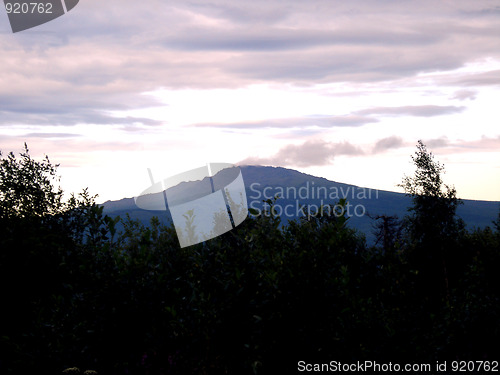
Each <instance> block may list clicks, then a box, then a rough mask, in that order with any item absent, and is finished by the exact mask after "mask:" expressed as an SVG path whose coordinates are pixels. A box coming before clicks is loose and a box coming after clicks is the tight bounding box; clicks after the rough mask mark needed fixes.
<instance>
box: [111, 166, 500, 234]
mask: <svg viewBox="0 0 500 375" xmlns="http://www.w3.org/2000/svg"><path fill="white" fill-rule="evenodd" d="M240 168H241V172H242V175H243V179H244V182H245V186H246V194H247V200H248V207H249V208H253V209H256V210H260V211H262V212H263V209H264V208H265V207H268V205H267V203H264V202H263V201H265V200H268V199H272V198H273V197H275V196H279V197H278V199H277V201H276V203H275V205H276V208H277V211H278V213H280V214H281V215H280V216H281V218H282V222H283V223H286V222H288V221H289V220H294V219H297V218H298V217H299V216H300V215H297V212H299V211H300V208H301V207H303V208H305V209H306V214H307V206H308V205H313V209H312V210H311V211H312V212H314V206H315V207H319V206H320V205H326V204H330V205H335V204H337V203H338V201H339V199H340V198H345V199H346V200H347V202H348V205H349V207H350V212H348V216H349V217H350V219H349V221H348V225H350V226H351V227H353V228H356V229H358V230H359V231H361V232H363V233H364V234H365V235H366V237H367V240H368V241H369V242H370V241H371V240H373V234H372V232H373V219H371V218H370V216H372V217H373V216H377V215H389V216H392V215H396V216H398V217H399V218H403V217H404V216H405V215H407V213H408V207H410V205H411V199H410V198H409V197H407V196H406V195H405V194H403V193H396V192H391V191H385V190H376V189H370V188H365V187H359V186H355V185H350V184H344V183H340V182H336V181H330V180H327V179H325V178H322V177H316V176H312V175H308V174H305V173H301V172H298V171H296V170H293V169H287V168H282V167H266V166H250V165H247V166H241V167H240ZM191 184H194V183H193V182H182V183H180V184H178V185H177V186H174V187H172V188H170V189H172V191H179V190H185V191H189V190H190V189H192V188H193V187H192V186H191ZM170 189H169V190H167V192H169V191H170ZM158 194H162V193H158ZM463 202H464V204H463V205H460V206H459V207H458V210H457V214H458V216H459V217H461V218H462V219H463V220H464V221H465V223H466V225H467V228H468V229H472V228H474V227H480V228H484V227H486V226H491V225H492V221H493V220H495V218H496V217H497V215H498V207H499V202H492V201H478V200H469V199H463ZM102 205H103V206H104V213H105V214H107V215H109V216H117V215H119V216H121V217H125V216H126V214H129V216H130V217H131V218H132V219H138V220H139V221H140V222H141V223H143V224H144V225H147V224H149V221H150V219H151V218H152V217H153V216H157V217H158V218H159V219H160V221H161V222H163V223H165V224H168V223H169V222H171V216H170V214H169V210H168V206H167V211H146V210H143V209H140V208H138V207H137V206H136V205H135V202H134V198H124V199H121V200H118V201H107V202H105V203H103V204H102ZM325 214H328V212H326V213H325Z"/></svg>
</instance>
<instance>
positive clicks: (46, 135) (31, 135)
mask: <svg viewBox="0 0 500 375" xmlns="http://www.w3.org/2000/svg"><path fill="white" fill-rule="evenodd" d="M76 137H81V134H73V133H28V134H25V135H23V136H22V138H76Z"/></svg>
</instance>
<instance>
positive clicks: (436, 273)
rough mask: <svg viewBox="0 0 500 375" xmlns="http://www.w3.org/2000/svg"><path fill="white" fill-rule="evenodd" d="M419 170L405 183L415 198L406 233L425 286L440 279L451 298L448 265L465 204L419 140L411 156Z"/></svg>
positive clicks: (461, 227)
mask: <svg viewBox="0 0 500 375" xmlns="http://www.w3.org/2000/svg"><path fill="white" fill-rule="evenodd" d="M412 160H413V163H414V165H415V167H416V170H415V173H414V176H413V177H408V176H405V177H404V178H403V181H402V183H401V184H400V185H399V186H401V187H403V189H404V190H405V193H406V194H407V195H408V196H410V197H411V198H412V203H413V204H412V206H411V207H410V208H409V215H408V216H407V217H406V230H407V234H408V235H409V241H410V244H411V245H412V246H413V249H414V258H415V264H416V265H417V267H418V268H419V269H418V270H417V271H418V272H421V274H422V276H421V277H422V278H423V280H425V283H426V286H425V287H424V288H426V287H429V288H435V287H436V285H435V283H436V282H437V281H438V280H440V282H439V284H441V286H442V289H441V288H437V289H438V290H443V289H444V290H445V292H446V295H447V296H449V272H448V263H449V262H450V258H452V256H451V254H449V252H450V249H452V248H453V247H454V246H453V244H454V243H455V242H456V241H457V238H458V237H459V234H460V233H461V232H462V230H463V228H464V223H463V221H462V220H461V219H459V218H458V217H457V215H456V210H457V207H458V205H459V204H462V201H461V200H460V199H458V198H457V196H456V190H455V188H454V187H450V186H448V185H446V184H444V182H443V179H442V174H443V173H444V166H443V165H442V164H440V163H439V162H438V161H436V160H434V155H433V154H432V153H431V152H429V151H428V150H427V147H426V146H425V144H424V143H423V142H422V141H421V140H419V141H418V143H417V151H416V152H415V155H413V156H412Z"/></svg>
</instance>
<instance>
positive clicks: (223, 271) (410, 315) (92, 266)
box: [0, 143, 500, 375]
mask: <svg viewBox="0 0 500 375" xmlns="http://www.w3.org/2000/svg"><path fill="white" fill-rule="evenodd" d="M413 160H414V163H415V166H416V172H415V175H414V176H413V177H405V178H404V179H403V183H402V186H403V187H404V188H405V191H406V192H407V193H408V194H409V195H411V196H412V198H413V206H412V209H411V211H409V213H408V217H407V218H405V219H404V220H399V219H397V218H394V217H386V216H381V217H374V230H375V231H376V236H377V239H378V241H377V244H376V245H375V246H367V245H366V242H365V240H364V237H363V235H362V234H359V233H357V232H356V231H354V230H353V229H351V228H350V227H349V222H348V219H347V218H346V217H345V215H343V214H342V212H341V205H342V203H345V202H332V203H334V204H336V203H340V206H339V205H337V208H336V209H337V212H338V215H330V216H328V215H320V214H318V215H316V216H312V217H309V218H303V220H302V221H299V222H290V223H288V224H287V225H286V226H284V227H281V226H280V225H279V224H280V219H279V217H276V216H274V215H272V212H270V213H269V215H261V216H259V217H255V218H249V219H247V220H246V221H245V222H243V224H241V225H240V226H239V227H237V228H236V229H235V230H232V231H230V232H228V233H226V234H225V235H223V236H221V237H218V238H215V239H213V240H210V241H207V242H205V243H203V244H199V245H195V246H191V247H187V248H183V249H180V248H179V244H178V240H177V237H176V234H175V230H174V229H173V228H172V227H168V226H162V225H160V224H159V221H158V220H153V221H152V222H151V225H150V226H149V227H144V226H142V225H141V224H140V223H138V222H135V221H133V220H130V219H127V218H124V219H122V220H121V221H122V223H121V225H122V226H123V228H124V229H123V230H120V231H117V230H116V226H117V222H118V220H120V219H111V218H109V217H107V216H105V215H103V213H102V207H100V206H98V205H96V204H95V203H94V200H93V197H91V196H90V195H89V194H88V193H87V192H86V191H84V192H83V193H82V194H80V195H79V196H76V197H72V198H71V199H70V200H69V201H66V202H63V200H62V192H61V191H60V190H57V188H56V187H55V186H56V183H57V181H56V180H55V177H56V166H54V165H52V164H51V163H50V161H49V160H48V159H46V160H44V161H41V162H37V161H34V160H33V159H32V158H31V157H30V156H29V153H28V150H27V149H26V150H25V152H24V153H23V154H21V156H20V158H16V157H15V155H13V154H9V155H3V156H2V159H1V160H0V163H1V164H0V197H1V203H0V291H1V298H2V301H1V309H2V316H3V318H2V320H1V323H0V373H2V374H8V373H16V374H60V373H62V371H63V370H65V369H68V368H71V367H78V368H80V369H81V373H83V372H84V371H85V370H95V371H97V372H98V374H100V375H106V374H291V373H297V362H298V361H306V362H308V363H327V362H330V361H342V362H355V361H357V360H360V361H363V360H372V361H374V360H377V361H381V362H383V361H385V362H389V361H390V362H392V363H395V362H399V363H432V364H434V363H435V361H436V360H440V361H443V360H474V361H488V360H489V361H493V360H499V357H498V353H500V344H499V343H500V299H499V297H500V292H499V289H498V285H499V281H500V277H499V274H500V216H499V218H498V219H497V220H496V221H495V222H492V226H491V228H485V229H480V230H479V229H477V230H471V231H467V230H465V229H464V225H463V223H462V222H461V220H460V219H459V218H457V217H456V215H455V209H456V207H457V205H458V204H460V201H459V200H458V199H457V198H456V196H455V191H454V189H453V188H449V187H447V186H445V185H444V184H443V183H442V181H441V174H442V171H443V169H442V166H441V165H440V164H439V163H437V162H435V161H434V159H433V157H432V154H430V153H429V152H428V151H427V150H426V148H425V146H424V145H423V144H422V143H419V144H418V145H417V152H416V153H415V156H414V157H413ZM271 211H272V209H271ZM71 372H73V373H74V372H76V369H72V370H66V373H71ZM89 373H90V372H89Z"/></svg>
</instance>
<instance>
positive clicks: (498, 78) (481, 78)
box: [443, 70, 500, 86]
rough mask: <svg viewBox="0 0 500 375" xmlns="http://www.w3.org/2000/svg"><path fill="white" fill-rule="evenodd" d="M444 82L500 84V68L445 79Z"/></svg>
mask: <svg viewBox="0 0 500 375" xmlns="http://www.w3.org/2000/svg"><path fill="white" fill-rule="evenodd" d="M443 83H446V84H451V85H455V86H500V70H490V71H489V72H484V73H471V74H468V75H466V76H460V77H453V78H450V79H444V80H443Z"/></svg>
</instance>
